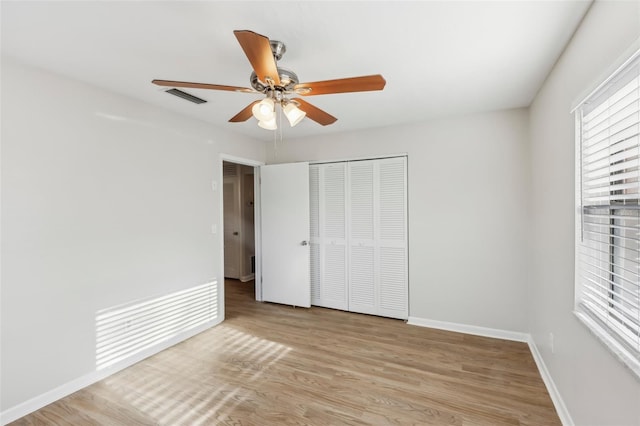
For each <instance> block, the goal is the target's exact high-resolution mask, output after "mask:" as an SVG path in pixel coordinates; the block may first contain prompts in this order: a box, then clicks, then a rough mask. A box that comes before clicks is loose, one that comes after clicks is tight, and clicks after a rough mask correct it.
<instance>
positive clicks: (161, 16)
mask: <svg viewBox="0 0 640 426" xmlns="http://www.w3.org/2000/svg"><path fill="white" fill-rule="evenodd" d="M590 3H591V2H590V1H563V0H558V1H536V0H534V1H498V2H489V1H470V2H463V1H429V2H427V1H425V2H420V1H413V2H399V1H371V2H370V1H351V2H335V1H332V2H307V1H304V2H293V1H289V2H271V1H260V2H240V1H236V2H219V1H215V2H214V1H200V2H184V1H173V2H155V1H141V2H110V1H94V2H86V1H85V2H80V1H70V2H50V1H47V2H24V1H23V2H19V1H15V2H13V1H2V3H1V8H2V10H1V13H2V51H3V54H7V55H10V56H13V57H17V58H18V59H20V60H22V61H24V62H27V63H31V64H34V65H36V66H39V67H43V68H46V69H49V70H52V71H54V72H57V73H61V74H64V75H67V76H70V77H72V78H75V79H78V80H82V81H85V82H88V83H91V84H95V85H97V86H101V87H103V88H106V89H108V90H111V91H114V92H118V93H122V94H126V95H127V96H131V97H133V98H137V99H140V100H143V101H145V102H148V103H151V104H154V105H158V106H161V107H164V108H167V109H170V110H173V111H175V112H178V113H181V114H184V115H188V116H192V117H196V118H199V119H201V120H205V121H207V122H210V123H212V124H214V125H216V126H218V127H224V128H226V129H228V130H232V131H237V132H239V133H242V134H245V135H249V136H252V137H255V138H259V139H261V140H267V141H268V140H273V135H272V132H270V131H267V130H263V129H260V128H258V126H257V123H256V121H255V120H254V119H253V118H252V119H250V120H249V121H247V122H245V123H239V124H238V123H228V122H227V120H228V119H229V118H230V117H232V116H233V115H235V114H236V113H237V112H238V111H240V110H241V109H242V108H244V107H245V106H246V105H248V104H249V103H250V102H252V101H253V100H255V99H257V97H256V95H251V94H245V93H235V92H221V91H207V90H195V89H187V90H186V91H188V92H190V93H192V94H194V95H196V96H199V97H201V98H204V99H206V100H207V101H208V103H206V104H202V105H195V104H191V103H189V102H186V101H184V100H182V99H179V98H176V97H173V96H170V95H168V94H165V93H164V92H163V89H162V88H159V87H158V86H155V85H153V84H151V80H152V79H154V78H157V79H166V80H183V81H193V82H203V83H215V84H225V85H233V86H246V87H248V86H249V75H250V73H251V67H250V65H249V62H248V60H247V58H246V57H245V56H244V53H243V51H242V49H241V48H240V45H239V44H238V42H237V40H236V38H235V37H234V35H233V30H236V29H249V30H253V31H255V32H258V33H260V34H263V35H266V36H267V37H269V38H270V39H275V40H281V41H283V42H284V43H285V44H286V46H287V52H286V54H285V55H284V57H283V59H282V60H281V61H280V62H279V65H280V66H282V67H284V68H288V69H291V70H293V71H294V72H296V73H297V74H298V76H299V78H300V81H301V82H307V81H318V80H327V79H334V78H343V77H353V76H359V75H369V74H377V73H380V74H382V75H383V76H384V78H385V79H386V80H387V85H386V87H385V89H384V91H382V92H367V93H347V94H334V95H320V96H313V97H307V98H305V100H307V101H309V102H311V103H313V104H314V105H316V106H317V107H319V108H322V109H324V110H325V111H327V112H329V113H330V114H332V115H334V116H336V117H338V121H337V122H336V123H335V124H333V125H330V126H326V127H322V126H320V125H318V124H316V123H315V122H313V121H310V120H304V121H303V122H302V123H301V124H299V125H298V126H296V127H295V128H290V127H289V126H288V124H285V125H284V126H283V134H284V137H302V136H308V135H316V134H330V133H331V132H336V131H348V130H354V129H360V128H367V127H377V126H388V125H394V124H398V123H406V122H415V121H422V120H426V119H430V118H435V117H441V116H447V115H451V114H467V113H473V112H480V111H490V110H497V109H504V108H515V107H523V106H528V105H529V104H530V102H531V101H532V99H533V97H534V96H535V94H536V92H537V90H538V88H539V87H540V85H541V84H542V82H543V81H544V79H545V77H546V75H547V74H548V73H549V71H550V69H551V67H552V66H553V64H554V63H555V61H556V59H557V58H558V57H559V55H560V53H561V52H562V50H563V48H564V46H565V45H566V43H567V42H568V40H569V38H570V37H571V35H572V34H573V32H574V31H575V29H576V27H577V25H578V24H579V22H580V20H581V18H582V17H583V15H584V14H585V13H586V10H587V9H588V7H589V5H590Z"/></svg>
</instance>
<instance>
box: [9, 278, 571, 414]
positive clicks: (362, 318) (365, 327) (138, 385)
mask: <svg viewBox="0 0 640 426" xmlns="http://www.w3.org/2000/svg"><path fill="white" fill-rule="evenodd" d="M252 286H253V282H250V283H240V282H239V281H233V280H228V281H227V283H226V287H225V288H226V310H227V320H226V321H225V322H224V323H222V324H221V325H219V326H217V327H214V328H212V329H210V330H207V331H206V332H204V333H201V334H199V335H198V336H196V337H194V338H191V339H189V340H187V341H185V342H183V343H181V344H178V345H176V346H174V347H172V348H170V349H168V350H166V351H163V352H161V353H159V354H157V355H155V356H153V357H151V358H148V359H146V360H144V361H142V362H140V363H138V364H136V365H134V366H132V367H130V368H127V369H126V370H123V371H121V372H120V373H117V374H115V375H113V376H111V377H109V378H107V379H105V380H103V381H101V382H99V383H96V384H94V385H92V386H89V387H87V388H85V389H83V390H81V391H79V392H76V393H74V394H73V395H70V396H68V397H66V398H64V399H62V400H60V401H57V402H55V403H53V404H51V405H49V406H47V407H44V408H42V409H41V410H39V411H37V412H35V413H32V414H30V415H28V416H26V417H23V418H22V419H20V420H18V421H16V422H15V423H14V424H16V425H45V424H46V425H95V424H99V425H213V424H223V425H301V424H308V425H341V424H349V425H356V424H357V425H364V424H366V425H429V424H433V425H476V424H483V425H558V424H560V420H559V418H558V416H557V415H556V412H555V410H554V408H553V405H552V403H551V400H550V398H549V395H548V393H547V391H546V389H545V387H544V384H543V382H542V379H541V378H540V375H539V373H538V371H537V369H536V366H535V363H534V361H533V358H532V356H531V353H530V352H529V349H528V347H527V345H526V344H524V343H518V342H510V341H503V340H497V339H490V338H485V337H476V336H470V335H464V334H459V333H452V332H446V331H440V330H433V329H428V328H421V327H414V326H409V325H406V324H405V323H404V322H402V321H398V320H392V319H386V318H379V317H374V316H368V315H360V314H352V313H347V312H341V311H336V310H331V309H323V308H315V307H314V308H311V309H301V308H292V307H287V306H280V305H274V304H269V303H257V302H255V301H254V300H253V289H252Z"/></svg>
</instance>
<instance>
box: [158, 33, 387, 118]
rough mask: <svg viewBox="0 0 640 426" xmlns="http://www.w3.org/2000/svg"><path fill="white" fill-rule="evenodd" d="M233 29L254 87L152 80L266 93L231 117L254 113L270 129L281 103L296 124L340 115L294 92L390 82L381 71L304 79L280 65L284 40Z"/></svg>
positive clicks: (375, 87) (308, 93)
mask: <svg viewBox="0 0 640 426" xmlns="http://www.w3.org/2000/svg"><path fill="white" fill-rule="evenodd" d="M233 33H234V34H235V36H236V38H237V39H238V42H240V46H241V47H242V50H244V53H245V54H246V55H247V58H248V59H249V62H250V63H251V66H252V67H253V72H252V73H251V77H250V81H251V88H248V87H237V86H225V85H219V84H207V83H189V82H185V81H171V80H153V81H152V83H154V84H157V85H158V86H169V87H174V88H175V87H188V88H193V89H210V90H226V91H232V92H243V93H256V94H263V95H266V97H265V98H263V99H262V100H257V101H254V102H252V103H250V104H249V105H248V106H247V107H246V108H244V109H243V110H242V111H240V112H239V113H238V114H236V115H234V116H233V117H231V119H230V120H229V121H230V122H232V123H238V122H243V121H247V120H248V119H249V118H250V117H251V116H252V115H253V116H254V117H256V118H257V119H258V125H259V126H260V127H262V128H265V129H269V130H275V129H276V128H277V125H276V112H275V106H276V105H280V107H281V108H282V111H283V112H284V114H285V116H286V117H287V119H288V120H289V123H290V124H291V126H292V127H293V126H295V125H296V124H298V123H299V122H300V121H301V120H302V119H303V118H304V117H305V116H307V117H309V118H310V119H312V120H313V121H315V122H317V123H319V124H321V125H323V126H326V125H329V124H333V123H335V121H336V120H337V118H336V117H334V116H332V115H331V114H329V113H327V112H325V111H323V110H321V109H320V108H317V107H315V106H313V105H311V104H310V103H308V102H306V101H304V100H302V99H301V98H297V97H294V98H290V96H292V95H299V96H314V95H327V94H332V93H348V92H368V91H373V90H382V89H383V88H384V86H385V84H386V81H385V79H384V78H383V77H382V76H381V75H380V74H376V75H368V76H362V77H351V78H341V79H337V80H324V81H315V82H312V83H300V82H299V80H298V76H297V75H296V74H295V73H294V72H293V71H290V70H287V69H285V68H280V67H278V66H277V64H276V62H277V61H279V60H280V59H281V58H282V55H284V53H285V51H286V47H285V45H284V43H282V42H280V41H276V40H269V38H267V37H265V36H263V35H260V34H258V33H255V32H253V31H248V30H236V31H234V32H233Z"/></svg>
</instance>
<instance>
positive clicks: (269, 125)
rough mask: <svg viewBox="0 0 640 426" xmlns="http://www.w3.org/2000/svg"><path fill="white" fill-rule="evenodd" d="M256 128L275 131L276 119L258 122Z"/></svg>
mask: <svg viewBox="0 0 640 426" xmlns="http://www.w3.org/2000/svg"><path fill="white" fill-rule="evenodd" d="M258 126H260V127H262V128H263V129H267V130H276V129H277V128H278V125H277V124H276V117H275V116H273V118H272V119H271V120H260V121H258Z"/></svg>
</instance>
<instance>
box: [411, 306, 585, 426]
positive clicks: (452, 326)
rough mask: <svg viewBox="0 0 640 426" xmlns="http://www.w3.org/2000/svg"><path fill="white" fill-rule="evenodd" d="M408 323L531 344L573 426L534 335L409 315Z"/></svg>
mask: <svg viewBox="0 0 640 426" xmlns="http://www.w3.org/2000/svg"><path fill="white" fill-rule="evenodd" d="M407 324H410V325H417V326H421V327H429V328H437V329H440V330H447V331H455V332H458V333H466V334H473V335H476V336H484V337H493V338H495V339H504V340H513V341H516V342H524V343H527V344H528V345H529V350H530V351H531V355H532V356H533V359H534V360H535V362H536V366H537V367H538V371H539V372H540V376H541V377H542V381H544V384H545V386H546V388H547V392H549V396H550V397H551V401H552V402H553V405H554V406H555V408H556V412H557V413H558V417H560V421H561V422H562V424H563V425H564V426H573V425H574V423H573V420H572V419H571V415H570V414H569V410H567V406H566V405H565V404H564V401H563V400H562V396H560V392H559V391H558V388H557V387H556V385H555V383H554V382H553V379H552V378H551V375H550V374H549V370H548V369H547V366H546V365H545V363H544V360H543V359H542V356H541V355H540V352H539V351H538V347H537V346H536V344H535V342H534V340H533V337H532V336H531V335H530V334H529V333H519V332H516V331H509V330H500V329H495V328H487V327H478V326H475V325H467V324H458V323H453V322H446V321H436V320H431V319H425V318H417V317H409V320H408V321H407Z"/></svg>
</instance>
